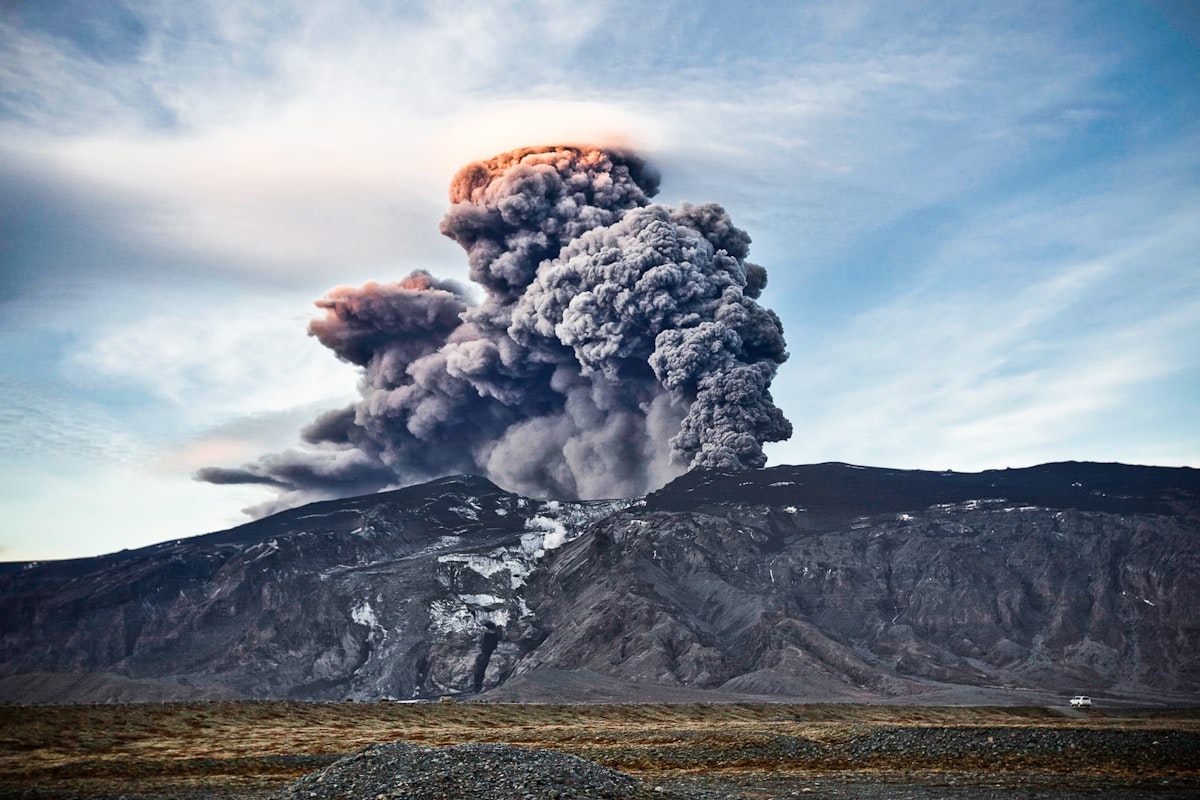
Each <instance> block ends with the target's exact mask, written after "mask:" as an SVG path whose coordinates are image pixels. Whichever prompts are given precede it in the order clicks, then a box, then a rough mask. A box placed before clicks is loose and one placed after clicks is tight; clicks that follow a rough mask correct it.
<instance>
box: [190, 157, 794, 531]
mask: <svg viewBox="0 0 1200 800" xmlns="http://www.w3.org/2000/svg"><path fill="white" fill-rule="evenodd" d="M657 184H658V178H657V175H656V174H655V173H654V172H653V171H652V170H650V169H649V168H648V167H647V165H646V164H645V163H644V162H642V161H641V160H640V159H639V158H637V157H636V156H634V155H632V154H630V153H625V152H618V151H613V150H602V149H598V148H593V147H567V146H562V147H543V148H526V149H522V150H516V151H513V152H511V153H506V154H504V155H502V156H498V157H496V158H493V159H491V160H490V161H484V162H479V163H475V164H470V165H468V166H467V167H464V168H463V169H462V170H461V171H459V173H458V175H456V176H455V178H454V181H453V183H452V185H451V187H450V198H451V201H452V206H451V208H450V211H449V212H448V213H447V214H446V217H445V219H444V220H443V221H442V225H441V230H442V233H444V234H445V235H447V236H449V237H450V238H452V239H454V240H455V241H456V242H458V243H459V244H460V245H462V247H463V248H464V249H465V250H466V251H467V254H468V257H469V259H470V268H471V279H472V280H473V281H475V282H476V283H478V284H479V285H480V286H481V287H483V289H484V291H485V293H486V294H485V296H484V299H483V300H482V302H480V303H478V304H475V303H473V302H472V301H471V300H470V298H469V295H468V293H467V292H466V290H465V289H464V288H463V287H462V286H459V285H457V284H455V283H454V282H451V281H442V280H438V279H436V278H433V277H432V276H430V275H429V274H428V273H426V272H414V273H413V274H412V275H410V276H409V277H408V278H405V279H404V280H403V281H400V282H399V283H392V284H386V285H381V284H376V283H368V284H367V285H365V286H362V287H359V288H351V287H339V288H337V289H334V290H333V291H331V292H330V293H329V294H328V295H327V296H326V297H325V298H324V299H323V300H321V301H319V302H318V303H317V305H318V306H319V307H320V308H323V309H324V310H325V317H324V319H319V320H315V321H314V322H313V323H312V324H311V326H310V328H309V331H310V333H312V334H313V335H314V336H316V337H317V338H318V339H319V340H320V341H321V343H322V344H324V345H325V346H327V347H329V348H330V349H331V350H333V351H334V353H336V354H337V355H338V357H339V358H342V359H345V360H346V361H349V362H351V363H353V364H356V365H358V366H360V367H362V368H363V372H362V380H361V385H360V389H361V392H362V397H361V399H360V400H359V401H358V402H357V403H355V404H354V405H353V406H351V407H349V408H346V409H342V410H339V411H333V412H330V413H327V414H325V415H323V416H322V417H320V418H319V419H318V420H317V421H316V422H314V423H313V424H312V425H311V426H309V428H308V429H307V430H306V431H305V432H304V438H305V440H306V441H307V442H308V443H309V444H310V445H312V447H311V448H308V449H305V450H295V451H288V452H286V453H282V454H277V455H272V456H267V457H264V458H263V459H261V460H259V461H258V462H256V463H254V464H250V465H247V466H244V467H242V468H240V469H222V468H208V469H204V470H201V472H200V473H198V477H199V478H200V479H202V480H206V481H210V482H212V483H263V484H269V485H271V486H275V487H278V488H279V489H280V490H281V496H280V498H279V503H276V504H272V507H271V508H269V509H267V508H264V509H259V510H260V511H266V510H274V509H276V508H278V507H281V506H291V505H295V504H297V503H299V502H304V501H309V500H314V499H322V498H329V497H336V496H347V495H351V494H362V493H366V492H370V491H374V490H377V489H381V488H384V487H386V486H400V485H406V484H411V483H416V482H420V481H424V480H428V479H432V478H435V477H440V476H443V475H448V474H454V473H464V472H468V473H480V474H484V475H486V476H488V477H489V478H491V479H492V480H493V481H495V482H496V483H497V484H499V485H501V486H503V487H505V488H508V489H511V490H514V491H518V492H522V493H524V494H527V495H531V496H537V497H561V498H596V497H615V496H635V495H639V494H643V493H645V492H646V491H648V490H649V489H652V488H656V487H657V486H659V485H661V484H662V483H665V482H666V481H667V480H669V479H671V478H672V477H675V476H676V475H678V474H680V473H682V472H684V471H685V470H687V469H688V468H690V467H695V466H704V467H717V468H725V469H740V468H749V467H760V466H762V465H763V464H764V462H765V460H766V459H765V456H764V455H763V451H762V445H763V443H764V442H770V441H779V440H782V439H786V438H787V437H788V436H790V435H791V425H790V424H789V423H788V421H787V420H786V419H784V417H783V414H782V413H781V412H780V410H779V409H778V408H776V407H775V405H774V403H773V401H772V399H771V394H770V391H769V387H770V384H771V380H772V378H773V377H774V375H775V370H776V368H777V367H778V365H779V364H781V363H783V362H784V361H785V360H786V359H787V353H786V351H785V346H784V341H783V330H782V326H781V325H780V322H779V318H778V317H777V316H776V315H775V314H774V313H773V312H771V311H768V310H767V309H765V308H763V307H762V306H760V305H759V304H758V303H757V302H755V298H757V297H758V296H759V294H760V293H761V292H762V289H763V287H764V285H765V284H766V271H765V270H763V269H762V268H761V267H759V266H756V265H754V264H751V263H749V262H747V261H746V256H747V254H748V251H749V244H750V237H749V236H747V235H746V233H745V232H743V231H741V230H740V229H738V228H736V227H734V226H733V224H732V223H731V222H730V220H729V216H728V214H726V212H725V210H724V209H722V208H721V207H720V206H718V205H715V204H712V203H705V204H702V205H696V206H693V205H688V204H684V205H683V206H682V207H681V208H678V209H673V208H668V207H666V206H662V205H652V204H650V199H649V198H650V197H652V196H653V195H654V194H655V192H656V191H657V188H658V187H657Z"/></svg>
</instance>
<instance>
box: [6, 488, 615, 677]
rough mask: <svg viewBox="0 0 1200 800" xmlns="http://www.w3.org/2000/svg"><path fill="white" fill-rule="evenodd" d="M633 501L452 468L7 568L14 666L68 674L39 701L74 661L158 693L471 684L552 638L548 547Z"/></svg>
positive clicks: (78, 669)
mask: <svg viewBox="0 0 1200 800" xmlns="http://www.w3.org/2000/svg"><path fill="white" fill-rule="evenodd" d="M626 503H627V501H617V502H608V501H596V502H585V503H561V504H560V503H555V502H541V501H535V500H529V499H526V498H523V497H518V496H516V495H513V494H510V493H508V492H503V491H501V490H499V489H497V488H496V487H495V486H494V485H493V484H492V483H490V482H488V481H487V480H484V479H482V478H477V477H459V478H445V479H442V480H437V481H433V482H432V483H428V484H424V485H422V486H415V487H409V488H406V489H401V490H398V491H393V492H385V493H381V494H376V495H370V496H366V497H359V498H352V499H348V500H336V501H328V502H322V503H314V504H312V505H308V506H304V507H303V508H298V509H293V510H290V511H286V512H283V513H281V514H277V515H274V516H272V517H268V518H265V519H262V520H258V521H256V522H252V523H250V524H248V525H243V526H240V527H237V528H233V529H231V530H228V531H223V532H220V533H213V534H208V535H206V536H198V537H195V538H191V539H182V540H178V541H173V542H167V543H164V544H160V545H155V546H153V547H148V548H144V549H141V550H136V551H129V552H121V553H116V554H113V555H109V556H104V557H101V558H92V559H79V560H75V561H63V562H44V563H32V564H7V565H3V566H2V567H0V642H2V643H3V651H2V652H3V655H2V656H0V676H17V675H21V674H28V673H55V674H60V675H62V674H67V677H62V678H60V680H59V681H58V683H57V684H54V685H56V686H59V687H61V690H60V696H58V697H55V696H54V693H53V691H52V690H48V689H47V690H43V691H42V692H41V693H40V694H39V695H38V697H37V698H36V699H60V700H69V699H72V698H73V697H74V696H75V695H76V694H77V692H76V690H75V688H74V685H75V682H74V681H73V680H72V679H71V678H70V677H69V675H70V674H72V673H76V674H77V673H114V674H116V675H119V676H123V677H128V678H138V679H158V680H159V681H161V682H162V684H163V685H162V686H159V687H158V688H157V690H156V692H155V693H154V697H153V699H162V698H163V696H164V693H166V694H170V693H169V691H167V689H168V688H169V687H170V686H171V685H178V686H181V687H183V689H182V690H181V691H180V693H179V696H180V697H192V696H194V694H195V687H201V688H205V687H208V688H211V690H212V694H213V696H228V695H229V694H230V693H232V694H234V695H236V696H241V697H251V698H267V697H294V698H306V699H347V698H355V699H376V698H381V697H391V698H397V699H405V698H411V697H422V696H436V695H441V694H445V693H450V692H455V693H457V692H463V691H474V690H477V689H479V688H480V687H481V686H483V685H484V682H485V681H486V682H487V684H488V685H495V684H496V683H498V682H500V681H501V680H502V679H503V678H504V677H505V676H506V674H507V670H508V669H509V668H510V667H511V665H512V664H513V663H515V661H516V660H517V659H518V658H520V656H522V655H523V654H524V653H526V652H528V651H529V650H530V649H532V648H533V647H535V646H536V645H537V643H538V641H539V637H540V631H539V629H538V628H536V627H535V626H534V625H533V624H532V617H531V612H530V610H529V609H528V608H527V607H525V605H524V603H523V600H522V591H523V587H524V581H525V580H526V578H527V576H528V575H529V573H530V572H531V571H532V570H533V569H534V568H535V567H536V565H537V563H538V561H539V559H541V558H542V557H544V555H545V553H546V549H547V548H552V547H554V546H557V545H558V544H560V543H561V542H562V541H565V540H566V539H567V538H569V537H570V536H571V535H572V534H573V533H578V532H579V531H581V530H582V528H583V527H584V526H586V524H587V523H588V522H590V521H591V520H592V519H594V518H596V517H598V516H605V515H607V514H609V513H611V512H612V511H613V510H615V509H616V508H618V507H620V506H623V505H625V504H626ZM501 635H503V641H500V637H501ZM39 677H40V678H41V680H42V684H41V685H43V686H47V685H48V681H49V676H47V675H45V674H42V675H40V676H39ZM3 684H4V681H3V678H0V697H3V698H4V699H8V700H22V699H26V698H23V697H21V696H20V690H21V688H23V687H27V686H28V685H29V683H28V681H17V680H15V679H13V678H11V677H10V680H9V681H8V685H10V686H13V687H14V690H13V691H11V692H8V693H5V692H4V691H3V688H2V686H3ZM122 696H123V697H128V691H126V692H125V694H124V695H122ZM89 697H91V695H89Z"/></svg>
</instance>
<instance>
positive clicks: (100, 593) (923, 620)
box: [0, 463, 1200, 700]
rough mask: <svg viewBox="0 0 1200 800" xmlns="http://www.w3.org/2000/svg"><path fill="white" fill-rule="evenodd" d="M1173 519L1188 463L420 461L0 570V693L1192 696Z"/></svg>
mask: <svg viewBox="0 0 1200 800" xmlns="http://www.w3.org/2000/svg"><path fill="white" fill-rule="evenodd" d="M1198 537H1200V473H1198V472H1197V471H1196V470H1191V469H1164V468H1151V467H1129V466H1122V465H1111V464H1110V465H1105V464H1074V463H1069V464H1050V465H1045V466H1041V467H1034V468H1030V469H1025V470H1004V471H993V472H983V473H977V474H967V473H930V472H908V471H899V470H881V469H864V468H859V467H851V466H847V465H842V464H823V465H815V466H805V467H774V468H771V469H766V470H760V471H753V472H741V473H733V474H721V473H713V472H693V473H689V474H688V475H685V476H683V477H682V478H680V479H678V480H677V481H675V482H673V483H672V484H670V485H668V486H667V487H665V488H664V489H662V490H661V491H659V492H656V493H654V494H652V495H650V496H649V497H647V498H645V499H644V500H640V501H636V502H633V503H630V502H629V501H614V502H593V503H544V502H539V501H533V500H529V499H526V498H520V497H517V496H515V495H512V494H509V493H506V492H502V491H500V490H499V489H497V488H496V487H495V486H493V485H491V484H490V483H488V482H486V481H483V480H481V479H478V478H452V479H443V480H441V481H435V482H433V483H430V484H426V485H424V486H419V487H410V488H408V489H403V490H400V491H398V492H388V493H383V494H379V495H374V496H370V497H361V498H354V499H350V500H343V501H331V502H327V503H318V504H314V505H311V506H306V507H304V508H300V509H294V510H292V511H288V512H285V513H283V514H279V515H276V516H274V517H270V518H267V519H264V520H259V521H258V522H254V523H251V524H249V525H245V526H241V527H239V528H235V529H232V530H230V531H225V532H221V533H216V534H210V535H208V536H201V537H196V538H193V539H184V540H179V541H175V542H168V543H165V544H162V545H158V546H155V547H151V548H145V549H143V550H139V551H133V552H123V553H118V554H114V555H111V556H105V557H102V558H97V559H81V560H78V561H69V562H51V563H42V564H10V565H0V641H2V642H3V651H2V655H0V692H3V691H4V685H5V681H4V677H5V676H8V678H9V680H10V682H11V681H13V680H15V679H14V678H13V676H20V675H23V674H29V673H110V674H114V675H118V676H123V677H125V678H130V679H138V680H145V679H154V680H155V681H156V682H157V685H158V686H159V690H158V691H159V694H158V695H157V696H162V694H161V691H162V688H161V687H162V686H163V685H164V684H172V683H173V684H174V685H178V686H181V687H185V688H187V689H188V691H189V692H191V691H196V690H198V691H203V690H206V689H207V690H211V691H214V692H216V691H220V692H222V693H229V692H232V693H234V694H236V695H240V696H249V697H296V698H308V699H341V698H358V699H374V698H379V697H394V698H408V697H426V696H435V695H440V694H445V693H463V692H468V693H469V692H474V691H478V690H481V689H482V690H488V691H487V694H486V695H485V696H487V697H494V698H499V699H503V698H505V697H506V696H507V695H506V694H505V692H506V687H507V686H510V685H511V686H512V687H513V689H512V691H513V692H516V693H517V694H514V695H513V696H520V697H521V698H522V699H530V698H531V697H542V699H550V698H553V697H555V696H557V694H556V693H557V692H559V691H560V690H562V687H568V686H573V687H575V688H573V689H571V690H570V691H571V692H573V693H574V694H572V696H580V697H603V698H606V699H620V697H621V696H622V695H621V691H620V689H619V687H621V686H627V687H629V689H628V693H627V694H626V695H624V696H625V697H627V698H629V699H654V698H655V697H657V696H659V694H655V692H656V691H658V692H659V693H660V694H661V696H662V697H668V696H670V697H684V696H686V697H692V696H693V694H692V693H695V692H701V691H710V692H714V694H713V696H714V697H720V698H723V699H729V698H733V697H738V696H742V697H744V696H749V695H759V696H761V695H777V696H792V697H802V698H809V699H831V700H832V699H848V698H849V699H855V698H857V699H867V698H883V697H913V696H919V695H922V694H925V693H929V692H931V691H935V690H939V689H945V688H946V687H948V686H970V687H990V688H991V689H995V688H997V687H999V688H1004V687H1007V688H1010V689H1029V690H1038V691H1042V692H1055V693H1075V692H1084V693H1088V694H1093V695H1097V694H1107V695H1109V696H1112V697H1120V696H1125V697H1127V698H1130V699H1135V700H1136V699H1140V700H1147V699H1155V698H1157V699H1176V700H1188V699H1192V700H1194V698H1195V697H1196V696H1197V693H1198V692H1200V538H1198ZM562 542H566V543H565V544H563V545H562V546H561V547H558V548H557V549H554V548H555V547H557V546H558V545H559V544H560V543H562ZM571 676H576V677H571ZM510 678H511V679H512V680H511V683H510ZM10 685H13V686H17V685H21V684H20V682H17V683H10ZM131 685H132V684H131ZM539 686H540V687H542V688H541V690H540V691H541V692H542V694H541V695H539ZM517 687H519V692H518V688H517ZM6 696H7V697H8V699H22V698H21V697H19V696H14V695H13V693H12V692H10V693H9V694H8V695H6ZM63 699H71V696H70V692H65V693H64V696H63Z"/></svg>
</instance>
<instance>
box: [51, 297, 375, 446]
mask: <svg viewBox="0 0 1200 800" xmlns="http://www.w3.org/2000/svg"><path fill="white" fill-rule="evenodd" d="M312 316H316V313H315V309H313V307H312V305H311V304H310V303H306V302H304V301H302V300H300V299H299V298H296V297H294V296H293V297H287V296H279V295H274V296H263V295H251V296H242V297H233V298H219V299H214V300H212V301H211V302H210V303H209V304H207V305H191V306H189V307H188V308H187V309H186V312H185V313H180V311H179V309H178V308H174V307H171V308H169V309H168V310H166V311H161V312H158V313H154V312H151V313H148V314H145V315H141V316H137V317H134V318H132V319H125V318H118V319H116V320H111V321H109V322H108V323H107V324H106V325H105V326H103V327H99V328H98V329H96V330H94V331H92V332H91V333H90V336H89V338H88V339H87V340H86V341H84V342H82V343H81V346H80V347H79V349H77V350H76V351H74V352H73V354H72V356H71V359H70V364H69V366H70V368H71V373H72V374H73V375H74V376H76V377H75V380H76V381H78V382H80V383H83V384H85V385H90V384H95V385H99V386H101V387H105V388H108V389H110V390H111V389H116V390H118V391H121V392H125V393H130V394H134V395H141V396H152V397H156V398H159V399H161V400H163V401H166V402H168V403H170V404H171V405H172V406H173V407H174V413H176V414H178V415H180V416H181V417H182V418H183V419H191V420H193V423H192V424H204V423H211V422H212V421H214V420H221V419H228V418H230V417H232V416H239V415H246V414H254V413H258V412H279V411H286V410H288V409H292V408H296V407H297V406H304V405H309V404H311V403H315V402H319V401H324V402H334V401H346V400H348V399H349V398H350V397H352V396H354V391H353V387H354V383H355V380H356V375H357V372H356V370H355V369H354V368H353V367H351V366H350V365H348V364H345V363H342V362H339V361H338V360H336V359H335V358H333V357H331V356H329V354H328V353H327V351H326V350H325V348H323V347H322V346H321V345H320V344H319V343H318V342H317V341H316V340H314V339H312V338H310V337H308V336H306V335H305V326H306V321H307V319H308V318H310V317H312Z"/></svg>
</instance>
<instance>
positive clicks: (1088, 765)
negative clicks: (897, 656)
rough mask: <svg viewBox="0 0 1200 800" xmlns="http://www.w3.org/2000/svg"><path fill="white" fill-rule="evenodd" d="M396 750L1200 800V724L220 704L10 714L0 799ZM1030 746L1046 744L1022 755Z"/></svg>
mask: <svg viewBox="0 0 1200 800" xmlns="http://www.w3.org/2000/svg"><path fill="white" fill-rule="evenodd" d="M955 736H957V737H958V738H955ZM964 736H965V737H967V739H965V740H964V739H963V737H964ZM888 737H891V738H888ZM913 737H916V738H915V739H914V738H913ZM946 737H949V738H946ZM397 740H403V741H407V742H412V743H416V744H422V745H430V746H433V745H450V744H459V743H467V742H502V743H508V744H514V745H521V746H527V747H537V748H554V749H557V750H561V751H565V752H568V753H572V754H575V755H578V756H582V757H584V758H589V759H592V760H594V761H597V762H599V763H601V764H604V765H606V766H610V767H614V768H616V769H620V770H623V771H625V772H629V773H631V774H633V775H636V776H638V777H641V778H643V779H649V780H652V781H655V782H661V781H668V782H670V781H675V782H680V781H682V782H684V783H689V782H690V783H691V784H694V785H697V786H708V787H713V786H717V787H719V788H720V789H721V790H722V791H723V792H724V794H723V795H722V796H727V797H746V798H749V797H773V796H776V795H775V794H771V793H770V792H766V791H765V790H764V791H761V792H757V793H756V790H753V789H752V788H751V787H754V786H759V785H762V786H769V787H775V789H776V790H778V791H781V792H782V791H783V790H781V789H779V787H791V788H790V789H789V792H790V793H788V792H784V793H783V794H782V796H792V794H794V795H795V796H800V792H802V791H805V792H807V791H811V789H807V788H797V787H804V786H806V785H809V784H812V783H813V782H817V783H818V784H819V783H820V781H840V782H851V783H853V782H862V781H868V780H869V781H872V782H875V783H885V784H888V783H890V784H896V785H900V784H921V785H927V786H955V785H958V786H986V787H1000V788H1004V787H1007V788H1016V787H1042V788H1044V789H1047V790H1049V789H1052V788H1053V787H1059V788H1071V789H1075V790H1080V791H1088V792H1095V791H1105V790H1112V791H1118V790H1125V791H1128V790H1136V791H1138V792H1144V791H1152V792H1168V793H1170V794H1172V795H1173V796H1174V795H1175V794H1176V793H1179V796H1186V794H1187V793H1188V792H1191V791H1194V790H1196V789H1200V752H1197V750H1198V749H1200V748H1197V747H1195V746H1193V745H1194V743H1195V742H1197V741H1200V708H1192V709H1170V710H1165V709H1160V710H1097V711H1092V712H1087V713H1079V712H1070V711H1069V710H1067V709H1047V708H1012V707H1004V708H1001V707H899V706H878V705H791V704H778V705H776V704H763V705H736V704H722V705H715V704H714V705H516V704H513V705H505V704H483V703H441V704H437V703H434V704H396V703H341V704H318V703H291V702H217V703H175V704H164V705H156V704H139V705H97V706H21V705H9V706H0V798H15V797H25V798H66V797H79V798H86V797H93V798H95V797H106V798H114V797H117V796H127V797H141V798H167V797H246V798H254V797H265V796H266V795H267V794H268V793H270V792H272V791H274V790H276V789H278V788H280V787H281V786H282V785H284V784H286V783H287V782H289V781H291V780H292V779H294V778H296V777H298V776H300V775H303V774H305V773H308V772H312V771H315V770H317V769H320V768H321V767H323V766H325V765H326V764H329V763H332V761H333V760H335V759H336V758H337V757H340V756H343V755H347V754H350V753H353V752H355V751H357V750H359V749H361V748H363V747H365V746H366V745H369V744H373V743H376V742H389V741H397ZM918 740H919V743H922V744H920V746H916V745H914V744H913V742H914V741H918ZM968 740H969V742H971V743H977V744H978V745H979V746H981V747H983V748H984V749H983V750H980V749H979V747H976V746H975V744H971V746H963V745H962V742H963V741H968ZM1026 740H1028V741H1029V742H1031V743H1033V745H1035V746H1032V745H1031V746H1029V747H1025V746H1021V745H1014V744H1013V742H1014V741H1026ZM889 742H890V743H891V744H889ZM939 742H941V743H942V744H941V745H939ZM988 747H991V748H992V749H991V750H989V749H987V748H988Z"/></svg>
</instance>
